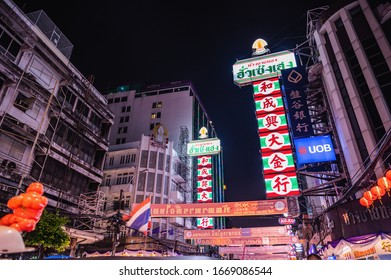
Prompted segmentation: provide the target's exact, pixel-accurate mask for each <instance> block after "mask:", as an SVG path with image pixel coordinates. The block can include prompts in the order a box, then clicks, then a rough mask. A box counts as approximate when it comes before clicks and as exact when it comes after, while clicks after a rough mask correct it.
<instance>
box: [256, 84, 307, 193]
mask: <svg viewBox="0 0 391 280" xmlns="http://www.w3.org/2000/svg"><path fill="white" fill-rule="evenodd" d="M253 89H254V101H255V108H256V116H257V121H258V133H259V139H260V146H261V155H262V163H263V174H264V176H265V183H266V185H267V186H269V187H267V188H266V197H268V198H272V197H273V198H274V197H279V196H296V195H299V188H298V184H297V178H296V175H295V171H296V168H295V163H294V160H293V155H292V145H291V141H290V136H289V131H288V123H287V118H286V114H285V107H284V102H283V98H282V93H281V88H280V83H279V81H278V78H272V79H266V80H262V81H258V82H254V83H253ZM288 173H289V177H287V176H285V175H284V174H288ZM292 174H294V178H292ZM266 175H273V177H272V178H274V177H275V176H276V175H281V176H282V175H284V177H278V176H277V177H276V178H274V179H273V180H274V181H273V183H272V182H271V181H270V180H269V179H268V180H266ZM271 184H273V186H272V187H270V185H271Z"/></svg>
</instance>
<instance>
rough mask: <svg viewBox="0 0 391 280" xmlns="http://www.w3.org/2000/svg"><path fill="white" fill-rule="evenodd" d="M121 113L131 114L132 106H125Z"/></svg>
mask: <svg viewBox="0 0 391 280" xmlns="http://www.w3.org/2000/svg"><path fill="white" fill-rule="evenodd" d="M121 112H122V113H125V112H130V106H123V107H122V108H121Z"/></svg>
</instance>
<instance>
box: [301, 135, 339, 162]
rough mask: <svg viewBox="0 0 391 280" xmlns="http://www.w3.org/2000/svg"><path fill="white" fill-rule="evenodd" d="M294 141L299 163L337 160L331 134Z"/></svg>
mask: <svg viewBox="0 0 391 280" xmlns="http://www.w3.org/2000/svg"><path fill="white" fill-rule="evenodd" d="M293 142H294V144H295V149H296V157H297V163H298V164H306V163H315V162H325V161H334V160H336V157H335V152H334V147H333V142H332V141H331V137H330V135H322V136H314V137H306V138H298V139H294V140H293Z"/></svg>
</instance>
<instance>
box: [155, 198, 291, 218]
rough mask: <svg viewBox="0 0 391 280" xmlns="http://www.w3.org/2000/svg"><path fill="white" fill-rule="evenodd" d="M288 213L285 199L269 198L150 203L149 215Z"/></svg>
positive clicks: (222, 215)
mask: <svg viewBox="0 0 391 280" xmlns="http://www.w3.org/2000/svg"><path fill="white" fill-rule="evenodd" d="M284 213H288V207H287V200H286V198H283V199H270V200H256V201H242V202H224V203H197V204H151V217H152V218H158V217H232V216H263V215H276V214H277V215H278V214H284Z"/></svg>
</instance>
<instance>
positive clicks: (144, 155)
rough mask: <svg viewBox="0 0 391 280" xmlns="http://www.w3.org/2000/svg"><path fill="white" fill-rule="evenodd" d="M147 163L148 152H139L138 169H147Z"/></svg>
mask: <svg viewBox="0 0 391 280" xmlns="http://www.w3.org/2000/svg"><path fill="white" fill-rule="evenodd" d="M147 161H148V151H145V150H143V151H141V160H140V167H144V168H146V167H147Z"/></svg>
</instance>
